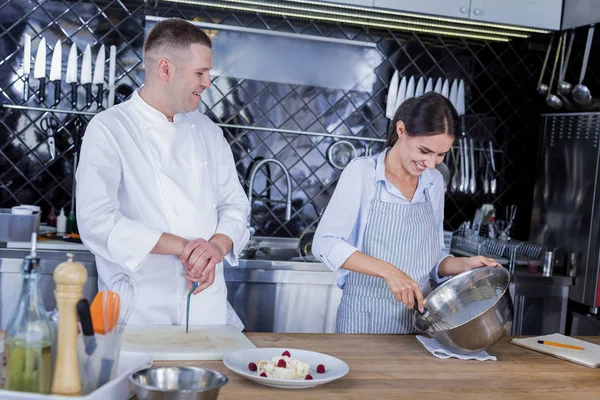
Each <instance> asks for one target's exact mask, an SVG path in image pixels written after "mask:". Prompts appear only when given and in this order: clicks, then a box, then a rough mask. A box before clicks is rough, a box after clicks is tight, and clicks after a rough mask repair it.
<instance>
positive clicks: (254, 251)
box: [240, 237, 318, 262]
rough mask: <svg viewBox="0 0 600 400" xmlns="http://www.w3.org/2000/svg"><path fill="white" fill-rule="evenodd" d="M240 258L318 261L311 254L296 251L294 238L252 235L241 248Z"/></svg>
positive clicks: (296, 246) (296, 244)
mask: <svg viewBox="0 0 600 400" xmlns="http://www.w3.org/2000/svg"><path fill="white" fill-rule="evenodd" d="M240 258H242V259H245V260H269V261H294V262H295V261H300V262H318V260H317V259H316V258H315V257H314V256H313V255H312V254H310V255H307V256H301V254H300V253H299V251H298V239H295V238H274V237H253V238H251V239H250V241H249V242H248V244H247V245H246V247H245V248H244V250H242V253H241V255H240Z"/></svg>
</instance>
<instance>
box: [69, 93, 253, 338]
mask: <svg viewBox="0 0 600 400" xmlns="http://www.w3.org/2000/svg"><path fill="white" fill-rule="evenodd" d="M76 179H77V207H76V210H77V223H78V228H79V233H80V235H81V239H82V241H83V243H84V244H85V245H86V247H87V248H88V249H89V250H90V251H91V252H92V253H94V254H95V256H96V267H97V270H98V286H99V290H103V289H105V288H106V285H107V283H108V282H110V279H111V277H113V276H114V275H115V274H116V273H118V272H123V271H124V270H126V271H129V272H130V273H132V275H133V278H134V279H135V282H136V288H137V299H136V300H135V301H134V302H133V303H132V310H131V315H130V317H129V320H128V324H129V325H177V324H184V323H185V311H186V301H187V293H188V288H187V281H186V280H185V278H184V277H183V276H184V274H185V267H184V266H183V264H182V263H181V261H180V260H179V258H178V257H177V256H174V255H157V254H150V251H151V250H152V249H153V248H154V246H155V245H156V243H157V242H158V240H159V238H160V236H161V235H162V233H163V232H167V233H172V234H174V235H178V236H181V237H184V238H186V239H188V240H191V239H196V238H199V237H201V238H203V239H205V240H209V239H210V238H211V237H212V236H213V235H215V234H216V233H222V234H225V235H227V236H228V237H230V238H231V239H232V241H233V249H232V251H231V252H230V253H229V254H227V255H226V256H225V258H226V260H227V261H228V262H229V263H230V264H231V265H237V264H238V260H237V256H236V255H237V254H239V253H240V251H241V250H242V249H243V248H244V246H245V245H246V243H247V242H248V239H249V236H250V235H249V232H248V229H247V218H248V214H249V212H250V205H249V202H248V198H247V197H246V194H245V193H244V190H243V188H242V186H241V184H240V181H239V179H238V176H237V172H236V168H235V163H234V160H233V155H232V152H231V148H230V146H229V144H228V143H227V141H226V140H225V138H224V137H223V133H222V131H221V129H220V128H219V127H218V126H217V125H215V124H214V123H213V122H212V121H210V119H209V118H208V117H206V116H205V115H202V114H201V113H199V112H197V111H196V112H190V113H182V114H176V115H175V116H174V118H173V122H169V121H168V120H167V118H166V116H165V115H164V114H162V113H161V112H160V111H158V110H156V109H154V108H152V107H151V106H150V105H149V104H147V103H146V102H145V101H144V100H143V99H142V98H141V97H140V96H139V94H138V93H137V91H135V92H134V93H133V95H132V97H131V99H130V100H128V101H126V102H124V103H122V104H119V105H116V106H114V107H111V108H110V109H108V110H106V111H103V112H101V113H100V114H98V115H96V116H95V117H94V118H93V119H92V120H91V121H90V123H89V125H88V126H87V129H86V132H85V137H84V138H83V141H82V146H81V155H80V160H79V167H78V169H77V173H76ZM224 324H228V325H234V326H236V327H238V328H239V329H240V330H241V329H243V324H242V322H241V320H240V319H239V318H238V316H237V315H236V313H235V311H233V308H232V307H231V305H230V304H229V303H228V302H227V287H226V286H225V279H224V277H223V265H222V263H221V264H219V265H218V266H217V268H216V276H215V281H214V283H213V284H212V285H211V286H210V287H208V288H207V289H205V290H204V291H202V292H200V293H199V294H197V295H195V296H194V295H192V299H191V304H190V325H224Z"/></svg>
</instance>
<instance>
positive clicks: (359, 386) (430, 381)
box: [154, 333, 600, 400]
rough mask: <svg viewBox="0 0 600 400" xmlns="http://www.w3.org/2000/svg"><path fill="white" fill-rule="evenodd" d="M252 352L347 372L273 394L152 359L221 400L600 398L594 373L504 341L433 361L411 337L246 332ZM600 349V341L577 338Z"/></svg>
mask: <svg viewBox="0 0 600 400" xmlns="http://www.w3.org/2000/svg"><path fill="white" fill-rule="evenodd" d="M247 336H248V338H249V339H250V340H251V341H252V342H253V343H254V344H255V345H256V347H286V348H296V349H304V350H312V351H317V352H321V353H326V354H329V355H332V356H335V357H338V358H340V359H342V360H344V361H345V362H346V363H347V364H348V365H349V366H350V372H349V373H348V374H347V375H346V376H345V377H343V378H341V379H338V380H337V381H334V382H331V383H328V384H325V385H321V386H317V387H315V388H311V389H275V388H270V387H267V386H263V385H260V384H258V383H254V382H252V381H250V380H248V379H246V378H243V377H241V376H239V375H237V374H236V373H234V372H233V371H230V370H229V369H228V368H227V367H225V365H224V364H223V362H222V361H178V362H168V361H157V362H155V363H154V365H155V366H164V365H188V366H200V367H205V368H210V369H214V370H217V371H220V372H222V373H224V374H225V375H227V377H228V378H229V383H228V384H227V385H225V386H224V387H223V388H222V389H221V392H220V394H219V400H230V399H242V400H246V399H261V400H270V399H273V400H281V399H285V400H294V399H302V400H311V399H315V400H316V399H319V400H324V399H368V400H379V399H418V400H421V399H436V400H443V399H453V400H468V399H543V400H547V399H561V400H562V399H566V398H567V397H573V398H575V399H595V400H597V399H599V398H600V368H598V369H593V368H587V367H583V366H580V365H576V364H573V363H571V362H568V361H562V360H559V359H556V358H553V357H550V356H547V355H544V354H541V353H537V352H535V351H532V350H528V349H525V348H522V347H519V346H516V345H514V344H510V339H511V338H510V337H506V338H504V339H503V340H502V341H501V342H499V343H497V344H496V345H495V346H493V347H491V348H490V349H488V353H490V354H492V355H495V356H496V357H497V358H498V361H476V360H468V361H467V360H458V359H439V358H436V357H434V356H433V355H431V354H430V353H429V352H428V351H427V350H426V349H425V348H424V347H423V346H422V345H421V343H419V342H418V341H417V340H416V339H415V337H414V336H409V335H406V336H400V335H334V334H289V333H288V334H283V333H248V334H247ZM581 339H583V340H587V341H589V342H592V343H596V344H600V337H583V338H581Z"/></svg>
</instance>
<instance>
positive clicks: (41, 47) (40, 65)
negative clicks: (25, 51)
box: [33, 37, 46, 103]
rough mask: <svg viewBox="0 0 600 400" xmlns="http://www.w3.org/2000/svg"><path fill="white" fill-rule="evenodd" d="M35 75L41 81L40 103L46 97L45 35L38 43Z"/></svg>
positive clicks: (39, 90)
mask: <svg viewBox="0 0 600 400" xmlns="http://www.w3.org/2000/svg"><path fill="white" fill-rule="evenodd" d="M33 77H34V78H36V79H38V80H39V82H40V86H39V89H38V99H39V102H40V103H43V102H44V99H45V98H46V38H44V37H43V38H42V39H41V40H40V43H39V44H38V49H37V53H36V56H35V66H34V67H33Z"/></svg>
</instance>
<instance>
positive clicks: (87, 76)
mask: <svg viewBox="0 0 600 400" xmlns="http://www.w3.org/2000/svg"><path fill="white" fill-rule="evenodd" d="M81 84H82V85H83V86H85V103H86V105H87V107H90V106H91V105H92V49H90V45H89V44H88V45H86V46H85V50H84V51H83V60H82V61H81Z"/></svg>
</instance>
